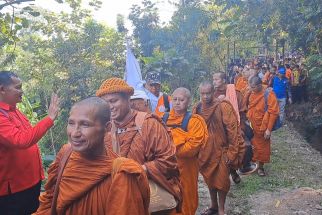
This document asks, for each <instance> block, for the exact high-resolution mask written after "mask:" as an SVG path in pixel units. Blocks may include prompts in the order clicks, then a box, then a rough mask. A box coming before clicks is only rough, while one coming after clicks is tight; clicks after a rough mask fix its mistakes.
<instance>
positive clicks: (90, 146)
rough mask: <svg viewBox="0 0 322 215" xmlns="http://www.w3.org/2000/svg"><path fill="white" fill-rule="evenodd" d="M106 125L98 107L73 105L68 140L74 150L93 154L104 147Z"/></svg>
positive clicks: (68, 127) (68, 126)
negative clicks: (100, 116)
mask: <svg viewBox="0 0 322 215" xmlns="http://www.w3.org/2000/svg"><path fill="white" fill-rule="evenodd" d="M105 131H106V125H105V124H104V123H102V121H101V120H100V119H99V117H98V108H97V107H95V106H93V105H76V106H73V107H72V109H71V111H70V114H69V118H68V125H67V136H68V142H69V143H70V144H71V146H72V149H73V151H76V152H79V153H81V154H84V155H91V154H92V153H94V152H96V151H97V149H101V148H104V134H105Z"/></svg>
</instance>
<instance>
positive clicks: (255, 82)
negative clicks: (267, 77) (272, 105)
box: [248, 75, 263, 92]
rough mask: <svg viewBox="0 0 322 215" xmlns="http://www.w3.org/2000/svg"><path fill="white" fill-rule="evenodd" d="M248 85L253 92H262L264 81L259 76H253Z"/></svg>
mask: <svg viewBox="0 0 322 215" xmlns="http://www.w3.org/2000/svg"><path fill="white" fill-rule="evenodd" d="M248 84H249V86H250V88H251V90H252V91H253V92H260V91H261V90H262V88H263V87H262V80H261V79H260V77H258V76H257V75H255V76H252V77H251V78H250V79H249V81H248Z"/></svg>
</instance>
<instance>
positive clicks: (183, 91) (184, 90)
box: [172, 87, 191, 101]
mask: <svg viewBox="0 0 322 215" xmlns="http://www.w3.org/2000/svg"><path fill="white" fill-rule="evenodd" d="M179 93H180V94H184V96H186V97H187V98H188V99H189V101H190V100H191V92H190V90H188V89H187V88H184V87H179V88H177V89H175V90H174V91H173V93H172V95H176V94H179Z"/></svg>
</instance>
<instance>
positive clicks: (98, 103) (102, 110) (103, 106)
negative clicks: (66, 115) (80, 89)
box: [71, 97, 111, 125]
mask: <svg viewBox="0 0 322 215" xmlns="http://www.w3.org/2000/svg"><path fill="white" fill-rule="evenodd" d="M84 106H86V107H88V108H91V109H92V110H93V112H95V118H96V119H98V120H99V121H100V122H101V123H102V124H104V125H105V124H106V123H107V122H109V121H110V118H111V111H110V108H109V106H108V104H107V102H106V101H104V100H103V99H101V98H99V97H90V98H87V99H84V100H81V101H79V102H77V103H75V104H74V105H73V107H72V108H71V110H73V109H75V108H81V107H84Z"/></svg>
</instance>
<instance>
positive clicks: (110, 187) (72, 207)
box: [35, 147, 150, 215]
mask: <svg viewBox="0 0 322 215" xmlns="http://www.w3.org/2000/svg"><path fill="white" fill-rule="evenodd" d="M65 151H66V147H63V148H62V149H61V150H60V152H59V153H58V155H57V157H56V160H55V161H54V163H53V164H52V165H51V166H50V168H49V170H48V181H47V183H46V185H45V192H44V193H42V194H41V196H40V198H39V200H40V206H39V208H38V210H37V212H36V213H35V214H36V215H48V214H50V210H51V202H52V198H53V193H54V189H55V183H56V180H57V175H58V168H59V164H60V161H61V158H62V156H63V154H64V152H65ZM149 201H150V190H149V183H148V179H147V176H146V174H145V171H144V170H143V168H142V167H141V165H139V164H138V163H136V162H134V161H133V160H130V159H126V160H125V159H120V158H117V159H111V158H110V157H108V156H107V155H102V156H99V157H97V158H96V159H95V160H88V159H86V158H84V157H82V156H81V155H80V154H79V153H77V152H72V154H71V156H70V158H69V160H68V162H67V164H66V167H65V169H64V172H63V175H62V180H61V182H60V184H59V194H58V198H57V207H56V211H57V215H61V214H64V215H75V214H77V215H88V214H95V215H106V214H109V215H110V214H111V215H121V214H123V215H128V214H133V215H144V214H146V215H147V214H149V213H148V207H149Z"/></svg>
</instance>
